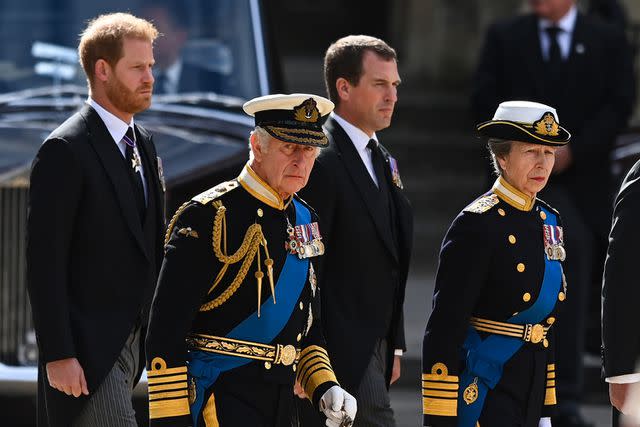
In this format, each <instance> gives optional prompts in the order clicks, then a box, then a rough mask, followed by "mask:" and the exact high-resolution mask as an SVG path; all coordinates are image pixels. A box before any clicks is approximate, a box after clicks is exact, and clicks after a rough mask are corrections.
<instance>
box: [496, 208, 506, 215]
mask: <svg viewBox="0 0 640 427" xmlns="http://www.w3.org/2000/svg"><path fill="white" fill-rule="evenodd" d="M498 213H499V214H500V216H505V215H506V214H507V213H506V212H505V211H504V209H502V208H500V209H498Z"/></svg>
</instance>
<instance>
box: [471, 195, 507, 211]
mask: <svg viewBox="0 0 640 427" xmlns="http://www.w3.org/2000/svg"><path fill="white" fill-rule="evenodd" d="M498 202H500V199H498V195H497V194H495V193H491V194H487V195H485V196H482V197H480V198H479V199H477V200H476V201H474V202H473V203H471V204H470V205H469V206H467V207H466V208H464V212H473V213H485V212H486V211H488V210H489V209H491V208H492V207H494V206H495V205H497V204H498Z"/></svg>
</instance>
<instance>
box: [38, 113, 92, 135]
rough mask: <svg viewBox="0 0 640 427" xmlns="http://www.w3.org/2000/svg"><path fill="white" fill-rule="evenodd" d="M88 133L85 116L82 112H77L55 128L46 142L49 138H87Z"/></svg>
mask: <svg viewBox="0 0 640 427" xmlns="http://www.w3.org/2000/svg"><path fill="white" fill-rule="evenodd" d="M87 135H88V126H87V122H86V121H85V119H84V117H83V116H82V114H81V113H80V112H77V113H75V114H74V115H72V116H71V117H69V118H68V119H67V120H65V121H64V122H63V123H62V124H61V125H60V126H58V127H57V128H55V129H54V130H53V132H51V133H50V134H49V136H47V138H46V140H45V142H47V141H49V140H62V141H68V142H69V141H73V140H75V139H77V138H79V137H83V138H86V137H87Z"/></svg>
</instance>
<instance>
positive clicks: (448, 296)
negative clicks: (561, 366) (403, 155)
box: [422, 178, 566, 427]
mask: <svg viewBox="0 0 640 427" xmlns="http://www.w3.org/2000/svg"><path fill="white" fill-rule="evenodd" d="M542 207H544V208H545V209H546V210H548V211H550V212H553V213H555V214H557V212H556V211H555V210H553V209H552V208H551V207H550V206H548V205H546V204H545V203H544V202H542V201H541V200H539V199H533V200H532V199H531V198H529V197H528V196H526V195H525V194H522V193H520V192H518V191H517V190H516V189H515V188H513V187H511V186H509V185H508V183H506V182H505V181H504V180H502V179H501V178H499V179H498V181H496V184H495V185H494V187H493V189H492V191H490V192H489V193H486V194H485V195H483V196H482V197H480V198H479V199H477V200H476V201H475V202H473V203H472V204H471V205H469V206H468V207H467V208H465V209H464V210H463V211H462V212H461V213H460V214H459V215H458V216H457V217H456V219H455V220H454V221H453V223H452V224H451V227H450V228H449V230H448V232H447V234H446V236H445V238H444V241H443V244H442V248H441V252H440V261H439V266H438V272H437V277H436V284H435V291H434V295H433V312H432V313H431V316H430V318H429V321H428V324H427V327H426V331H425V335H424V341H423V361H422V365H423V368H422V373H423V375H422V379H423V382H422V384H423V387H422V390H423V414H424V425H427V426H456V425H458V419H457V415H458V411H459V406H460V405H465V404H466V403H465V402H463V401H459V400H458V399H459V396H460V395H461V393H464V390H465V389H466V387H467V386H468V384H459V377H460V375H461V374H462V372H463V371H464V370H465V366H466V355H465V353H464V352H463V349H462V347H463V343H464V341H465V338H466V337H467V333H468V330H469V327H470V322H472V320H473V319H483V320H484V321H487V320H488V321H493V322H507V320H508V319H510V318H511V317H513V316H514V315H515V314H516V313H518V312H521V311H524V310H526V309H527V308H529V307H530V306H531V305H532V304H533V303H534V302H535V301H536V300H537V298H538V296H539V293H540V289H541V285H542V281H543V275H544V270H545V258H544V257H545V256H546V255H545V241H544V232H543V223H544V218H545V214H544V212H543V211H542V209H541V208H542ZM558 225H560V223H559V216H558ZM562 281H563V284H562V286H560V287H559V289H560V292H559V293H558V296H557V301H562V300H564V298H565V296H566V284H564V276H563V279H562ZM554 297H555V296H554ZM557 307H558V306H557V304H556V305H555V308H554V309H553V311H552V312H551V313H550V314H549V315H548V316H546V317H545V319H544V320H543V321H542V322H540V323H541V325H542V326H544V327H546V328H548V331H547V334H546V337H545V339H544V340H540V341H539V342H538V343H536V344H533V343H532V342H525V343H524V345H523V346H522V347H521V348H520V349H519V350H517V352H516V353H515V354H514V355H513V357H511V358H510V359H509V360H508V361H507V362H506V363H505V364H504V368H503V373H502V377H501V378H500V380H499V382H498V383H497V385H496V387H495V388H494V389H489V390H488V393H487V397H486V400H485V403H484V407H483V409H482V412H481V415H480V419H479V423H480V425H481V426H491V427H496V426H515V425H520V426H537V425H538V421H539V419H540V418H541V417H545V416H550V412H551V408H552V407H553V405H555V403H556V402H555V366H554V362H553V328H551V325H553V324H554V322H555V316H556V314H555V311H556V310H557ZM485 324H487V323H486V322H485ZM490 324H491V323H490ZM498 327H500V326H498ZM478 333H479V335H480V337H481V339H483V340H484V339H485V338H486V337H487V336H489V335H490V333H489V332H485V331H478ZM513 339H519V338H513Z"/></svg>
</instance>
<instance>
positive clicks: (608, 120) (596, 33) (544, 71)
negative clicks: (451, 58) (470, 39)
mask: <svg viewBox="0 0 640 427" xmlns="http://www.w3.org/2000/svg"><path fill="white" fill-rule="evenodd" d="M529 3H530V6H531V8H532V9H533V13H532V14H528V15H523V16H518V17H515V18H511V19H508V20H506V21H501V22H498V23H496V24H494V25H492V26H491V27H490V28H489V30H488V33H487V37H486V40H485V44H484V47H483V50H482V52H481V54H480V59H479V64H478V68H477V72H476V76H475V82H474V90H473V95H472V104H473V108H474V112H475V115H476V120H477V121H486V120H489V119H491V116H492V114H493V111H494V110H495V109H496V107H497V105H498V104H499V103H500V102H501V101H504V100H507V99H526V100H529V101H537V102H542V103H544V104H548V105H554V106H555V107H556V108H557V111H558V114H559V116H560V119H561V120H562V122H563V124H564V125H566V127H567V128H568V129H571V131H572V141H573V143H572V144H571V147H568V146H567V147H563V148H562V149H559V150H557V152H556V162H555V166H554V171H553V176H552V177H551V179H550V183H549V185H548V186H547V188H546V189H545V190H544V191H543V193H542V194H541V198H543V199H544V200H546V201H548V202H549V203H551V204H552V205H553V206H554V207H556V208H557V209H558V210H559V211H560V212H561V213H562V217H563V223H564V225H565V235H566V242H565V243H566V246H567V253H569V254H571V256H569V257H567V261H566V270H565V273H566V277H567V281H568V284H569V293H568V295H567V305H566V307H565V310H566V311H565V312H564V314H563V316H562V321H561V322H558V325H557V330H556V333H557V336H558V348H557V352H556V354H557V368H558V369H557V373H558V416H557V417H555V418H554V420H553V425H554V427H562V426H573V425H577V426H580V425H585V423H584V421H582V420H581V417H580V416H579V415H578V414H579V413H578V407H577V406H578V402H579V397H580V395H581V393H582V385H583V378H582V376H583V375H582V369H583V368H582V352H583V350H584V347H585V346H584V343H585V329H586V325H585V323H586V319H585V315H586V309H587V306H588V303H589V301H590V300H589V298H588V297H589V296H591V297H593V298H591V299H593V301H591V303H590V305H591V306H593V307H594V311H596V310H597V308H595V307H598V306H599V299H598V297H597V295H598V293H599V289H600V286H599V283H600V278H601V277H602V276H601V275H602V263H603V260H604V253H605V250H606V235H607V232H608V224H609V220H610V215H611V213H610V206H611V202H610V201H611V199H612V197H611V194H612V188H611V187H612V186H611V184H612V183H611V177H610V173H609V163H608V158H609V153H610V151H611V149H612V146H613V142H614V140H615V136H616V134H617V133H618V131H620V130H621V129H622V128H623V127H624V126H625V125H626V123H627V120H628V118H629V116H630V114H631V110H632V106H633V102H634V97H635V95H634V93H635V88H634V82H633V71H632V66H631V58H630V54H629V50H628V45H627V41H626V39H625V37H624V34H623V33H622V32H621V31H620V30H619V29H616V28H613V27H611V26H609V25H608V24H606V23H604V22H601V21H599V20H597V19H596V18H593V17H589V16H586V15H583V14H582V13H581V12H579V11H578V10H577V6H576V2H575V0H529ZM594 201H595V202H594ZM594 317H595V318H597V316H594ZM596 328H597V325H596ZM593 335H594V337H593V339H592V340H591V341H593V342H594V343H597V342H598V338H597V337H599V334H598V333H594V334H593ZM595 347H596V348H597V344H595Z"/></svg>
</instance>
